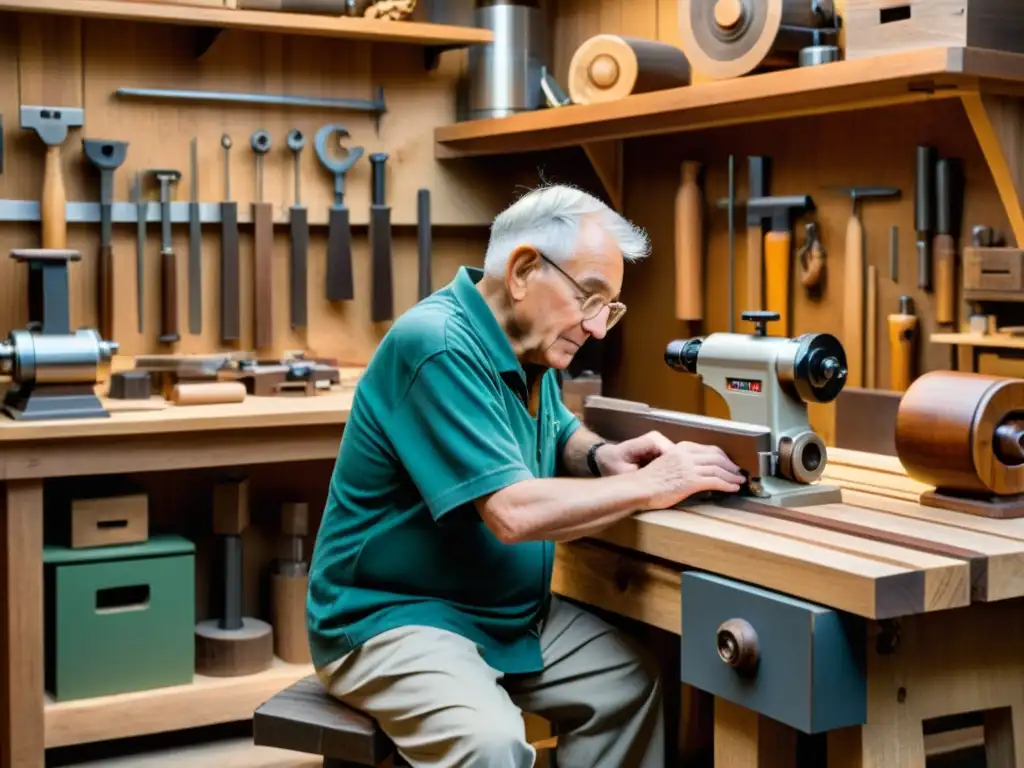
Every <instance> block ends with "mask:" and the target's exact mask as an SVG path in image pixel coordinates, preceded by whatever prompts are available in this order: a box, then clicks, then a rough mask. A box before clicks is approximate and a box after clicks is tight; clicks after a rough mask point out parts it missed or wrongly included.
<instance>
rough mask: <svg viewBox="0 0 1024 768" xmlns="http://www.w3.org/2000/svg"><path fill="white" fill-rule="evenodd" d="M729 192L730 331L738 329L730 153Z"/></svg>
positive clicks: (731, 159)
mask: <svg viewBox="0 0 1024 768" xmlns="http://www.w3.org/2000/svg"><path fill="white" fill-rule="evenodd" d="M728 175H729V194H728V196H727V197H726V199H725V204H726V212H727V215H728V217H729V333H732V332H733V331H735V330H736V155H729V173H728Z"/></svg>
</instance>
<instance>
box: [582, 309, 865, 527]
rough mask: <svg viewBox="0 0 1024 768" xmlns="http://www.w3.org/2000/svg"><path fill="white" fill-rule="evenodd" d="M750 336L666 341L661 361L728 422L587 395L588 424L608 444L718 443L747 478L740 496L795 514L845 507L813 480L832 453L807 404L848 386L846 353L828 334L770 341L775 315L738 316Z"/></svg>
mask: <svg viewBox="0 0 1024 768" xmlns="http://www.w3.org/2000/svg"><path fill="white" fill-rule="evenodd" d="M743 319H744V320H747V321H750V322H753V323H754V324H755V328H756V330H755V333H754V334H740V333H713V334H710V335H709V336H707V337H704V338H694V339H682V340H676V341H672V342H670V343H669V345H668V347H667V348H666V350H665V362H666V363H667V364H668V365H669V367H671V368H672V369H673V370H675V371H679V372H681V373H689V374H697V375H699V376H701V378H702V380H703V382H704V384H705V385H706V386H709V387H711V388H712V389H714V390H715V391H716V392H718V393H719V394H720V395H721V396H722V398H723V399H724V400H725V402H726V404H727V405H728V406H729V415H730V417H731V418H730V419H716V418H712V417H709V416H701V415H695V414H690V413H683V412H679V411H669V410H662V409H657V408H651V407H650V406H649V405H646V404H643V403H636V402H631V401H628V400H619V399H613V398H607V397H590V398H587V401H586V403H585V405H584V409H583V413H584V421H585V422H586V423H587V425H588V426H589V427H590V428H591V429H593V430H594V431H596V432H597V433H598V434H601V435H602V436H604V437H606V438H608V439H610V440H627V439H629V438H632V437H637V436H639V435H642V434H644V433H645V432H648V431H650V430H658V431H660V432H662V433H663V434H664V435H665V436H666V437H668V438H669V439H670V440H672V441H674V442H680V441H684V440H687V441H691V442H695V443H706V444H713V445H718V446H719V447H721V448H722V450H724V451H725V452H726V454H727V455H728V456H729V458H730V459H732V460H733V461H734V462H735V463H736V464H737V465H738V466H739V467H740V469H741V470H743V472H744V474H745V475H746V476H747V477H748V482H747V486H746V488H745V489H744V493H749V494H750V495H751V496H753V497H756V498H757V499H758V500H759V501H760V502H761V503H764V504H772V505H775V506H785V507H801V506H810V505H813V504H831V503H837V502H840V501H842V492H841V490H840V489H839V487H838V486H834V485H825V484H821V483H819V482H818V481H819V479H820V478H821V475H822V472H824V470H825V464H826V462H827V461H828V454H827V451H826V448H825V442H824V441H823V440H822V439H821V437H820V436H819V435H818V434H817V433H816V432H815V431H814V430H813V429H812V428H811V425H810V421H809V419H808V415H807V404H808V403H828V402H831V401H832V400H834V399H835V398H836V396H838V395H839V393H840V392H841V391H842V389H843V386H844V384H845V383H846V353H845V352H844V351H843V347H842V344H840V343H839V340H838V339H836V338H835V337H834V336H832V335H830V334H827V333H809V334H804V335H802V336H798V337H796V338H792V339H789V338H782V337H778V336H768V335H767V334H766V326H767V323H769V322H774V321H776V320H778V319H779V314H778V313H777V312H744V313H743Z"/></svg>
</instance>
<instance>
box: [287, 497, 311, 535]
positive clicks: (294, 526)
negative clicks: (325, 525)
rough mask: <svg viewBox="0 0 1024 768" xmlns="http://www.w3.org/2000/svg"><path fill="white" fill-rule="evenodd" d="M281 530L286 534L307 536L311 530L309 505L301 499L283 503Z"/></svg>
mask: <svg viewBox="0 0 1024 768" xmlns="http://www.w3.org/2000/svg"><path fill="white" fill-rule="evenodd" d="M281 532H282V533H284V535H285V536H305V535H306V534H307V533H308V532H309V505H308V504H306V503H305V502H301V501H300V502H288V503H286V504H282V505H281Z"/></svg>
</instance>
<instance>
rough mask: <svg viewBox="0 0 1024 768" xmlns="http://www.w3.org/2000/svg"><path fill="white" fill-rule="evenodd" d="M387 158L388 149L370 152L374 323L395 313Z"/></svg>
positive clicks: (372, 317) (371, 315)
mask: <svg viewBox="0 0 1024 768" xmlns="http://www.w3.org/2000/svg"><path fill="white" fill-rule="evenodd" d="M387 160H388V154H387V152H374V153H373V154H371V155H370V163H371V164H372V165H373V203H372V204H371V205H370V244H371V246H370V247H371V248H372V249H373V250H372V254H371V257H370V261H371V265H372V269H371V271H372V274H373V294H372V296H371V297H370V298H371V307H370V319H371V321H372V322H374V323H379V322H382V321H384V320H390V319H391V318H392V316H393V314H394V306H393V305H394V302H393V299H392V294H393V290H392V288H391V208H390V206H388V205H387V204H386V203H385V202H384V200H385V198H386V195H385V192H384V178H385V174H386V172H387V166H386V165H385V163H387Z"/></svg>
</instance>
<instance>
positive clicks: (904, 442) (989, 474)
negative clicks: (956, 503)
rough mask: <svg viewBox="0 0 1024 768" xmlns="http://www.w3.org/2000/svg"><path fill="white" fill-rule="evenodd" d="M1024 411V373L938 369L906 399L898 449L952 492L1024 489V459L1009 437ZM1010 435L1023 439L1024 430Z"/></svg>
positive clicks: (906, 462) (910, 466)
mask: <svg viewBox="0 0 1024 768" xmlns="http://www.w3.org/2000/svg"><path fill="white" fill-rule="evenodd" d="M1021 418H1024V380H1021V379H1012V378H1008V377H1002V376H988V375H983V374H977V373H966V372H961V371H931V372H930V373H926V374H924V375H923V376H920V377H919V378H918V379H917V380H916V381H915V382H914V383H913V384H911V386H910V387H909V388H908V389H907V391H906V392H905V393H904V394H903V398H902V400H901V401H900V407H899V411H898V412H897V414H896V438H895V442H896V453H897V455H898V456H899V459H900V463H902V464H903V467H904V468H905V469H906V470H907V474H908V475H910V476H911V477H912V478H914V479H915V480H918V481H920V482H922V483H927V484H928V485H933V486H935V487H936V488H937V489H939V490H942V491H945V492H950V491H952V492H958V491H959V492H965V493H975V494H994V495H998V496H1006V495H1012V494H1019V493H1024V462H1019V461H1018V460H1017V459H1015V458H1014V457H1013V455H1012V454H1013V451H1012V450H1008V449H1012V447H1013V446H1012V445H1008V444H1002V445H1001V442H1002V441H1005V440H1007V436H1006V435H1005V433H1006V432H1007V431H1009V432H1010V433H1011V434H1013V433H1014V423H1015V422H1017V421H1019V420H1020V419H1021ZM1000 427H1004V429H1002V430H1000V429H999V428H1000ZM1006 427H1009V430H1007V429H1006ZM1000 433H1004V434H1002V435H1000ZM1009 443H1011V444H1012V443H1016V444H1017V445H1018V446H1019V438H1010V439H1009ZM1004 459H1005V460H1004Z"/></svg>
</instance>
